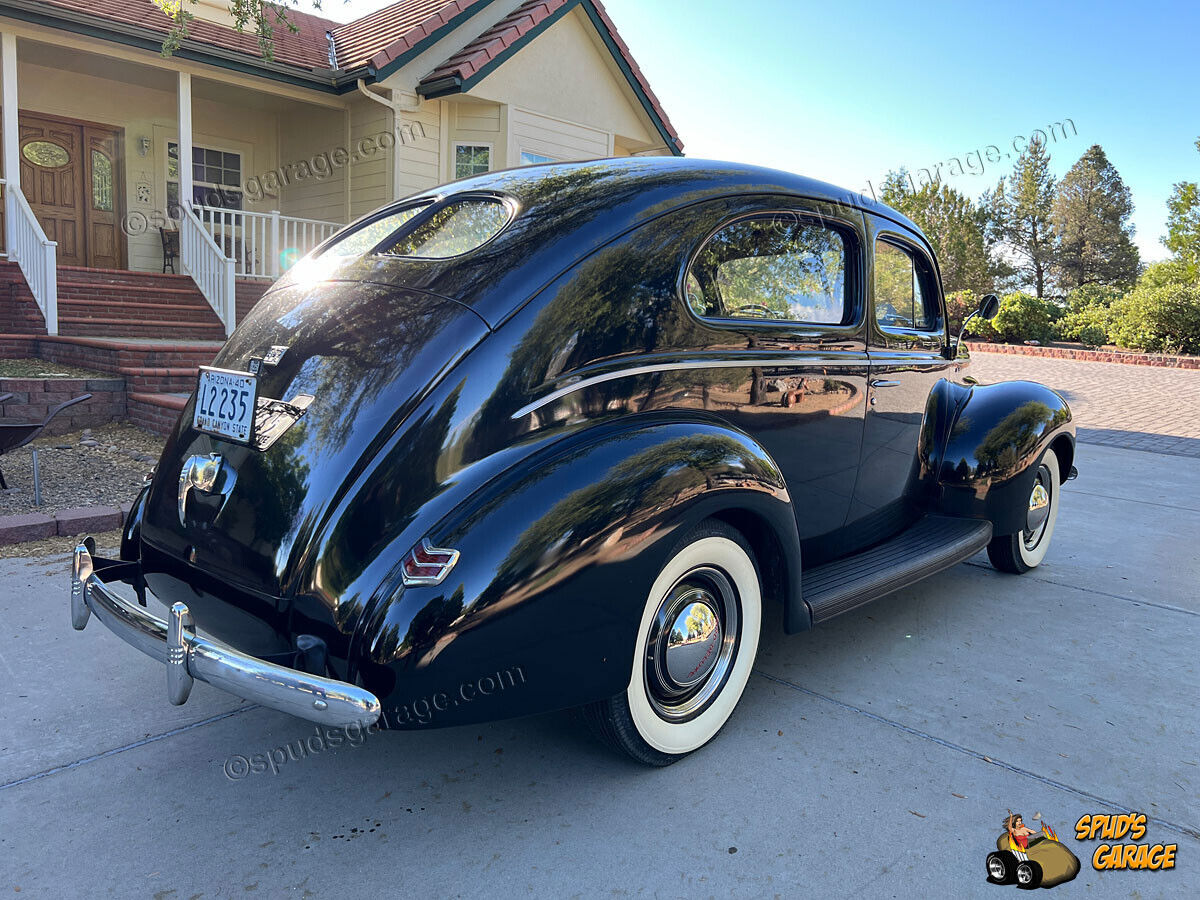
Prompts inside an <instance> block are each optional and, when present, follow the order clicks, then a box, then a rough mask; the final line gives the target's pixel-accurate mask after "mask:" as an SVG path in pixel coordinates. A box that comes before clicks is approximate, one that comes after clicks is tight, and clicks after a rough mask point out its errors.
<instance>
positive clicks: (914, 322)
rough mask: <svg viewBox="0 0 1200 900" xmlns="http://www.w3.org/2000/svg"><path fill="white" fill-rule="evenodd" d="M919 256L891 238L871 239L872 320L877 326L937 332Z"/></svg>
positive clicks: (934, 302)
mask: <svg viewBox="0 0 1200 900" xmlns="http://www.w3.org/2000/svg"><path fill="white" fill-rule="evenodd" d="M927 269H928V265H927V264H926V262H925V260H924V259H923V258H922V257H918V256H916V255H915V254H913V253H912V252H911V251H910V250H908V249H906V248H904V247H901V246H899V245H898V244H894V243H892V242H891V241H885V240H882V239H881V240H877V241H876V242H875V322H876V324H878V325H879V327H880V328H884V329H902V330H913V331H937V330H938V328H939V327H940V326H941V322H940V316H939V315H938V312H937V298H936V296H933V291H932V290H930V289H929V286H930V284H931V281H930V273H929V272H928V271H927Z"/></svg>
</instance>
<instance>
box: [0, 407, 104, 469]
mask: <svg viewBox="0 0 1200 900" xmlns="http://www.w3.org/2000/svg"><path fill="white" fill-rule="evenodd" d="M11 396H12V394H8V395H7V396H4V397H0V403H3V402H4V401H5V400H7V399H9V397H11ZM91 399H92V395H91V394H80V395H79V396H78V397H75V398H74V399H72V400H67V401H66V402H64V403H60V404H58V406H56V407H54V409H52V410H50V412H48V413H46V418H44V419H42V421H40V422H11V423H10V422H0V456H3V455H4V454H5V453H8V452H9V451H11V450H16V449H17V448H18V447H24V446H25V445H26V444H28V443H29V442H30V441H32V440H33V439H34V438H35V437H37V436H38V435H39V434H41V433H42V429H43V428H45V427H46V426H47V425H49V424H50V420H51V419H53V418H54V417H55V416H57V415H58V414H59V413H60V412H62V411H63V410H64V409H66V408H67V407H68V406H74V405H75V404H76V403H82V402H83V401H84V400H91ZM0 490H8V484H7V482H5V480H4V472H3V471H2V470H0Z"/></svg>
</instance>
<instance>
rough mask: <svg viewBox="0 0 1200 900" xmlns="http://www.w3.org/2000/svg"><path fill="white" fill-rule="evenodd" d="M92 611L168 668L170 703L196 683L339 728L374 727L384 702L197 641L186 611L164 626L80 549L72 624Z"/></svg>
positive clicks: (173, 613) (173, 612)
mask: <svg viewBox="0 0 1200 900" xmlns="http://www.w3.org/2000/svg"><path fill="white" fill-rule="evenodd" d="M93 613H95V615H96V618H97V619H99V620H100V621H101V622H103V623H104V625H105V627H106V628H108V630H109V631H111V632H113V633H114V634H115V635H117V636H118V637H120V638H121V639H122V640H123V641H125V642H126V643H128V644H131V645H132V646H134V647H136V648H137V649H138V650H141V651H142V652H143V653H145V654H146V655H147V656H152V657H154V658H155V659H157V660H159V661H160V662H162V663H165V664H166V667H167V699H168V700H170V701H171V702H172V703H174V704H175V705H176V706H178V705H180V704H182V703H184V702H186V701H187V698H188V694H189V693H190V692H191V689H192V683H193V680H194V679H197V678H198V679H200V680H201V681H205V682H208V683H209V684H211V685H212V686H213V687H217V688H220V689H221V690H223V691H228V692H229V693H231V694H234V695H235V696H238V697H242V698H243V699H245V700H250V701H252V702H254V703H258V704H261V705H262V706H269V707H270V708H271V709H277V710H279V711H280V712H285V713H288V714H290V715H293V716H297V717H299V718H301V719H309V720H311V721H313V722H319V723H320V724H322V725H332V726H333V727H335V728H339V727H346V726H350V725H363V726H365V725H370V724H371V723H373V722H374V721H375V720H376V719H378V718H379V713H380V705H379V700H378V699H376V697H375V695H374V694H372V693H371V692H370V691H367V690H364V689H363V688H360V687H357V686H355V685H352V684H347V683H346V682H343V681H335V680H333V679H332V678H323V677H321V676H319V675H310V674H308V673H307V672H300V671H297V670H296V669H289V668H288V667H287V666H281V665H278V664H276V663H270V662H266V661H265V660H261V659H258V658H256V657H253V656H249V655H248V654H245V653H241V652H239V651H237V650H234V649H233V648H232V647H228V646H226V645H225V644H222V643H219V642H217V641H213V640H210V639H208V638H203V637H199V636H197V634H196V631H195V627H194V625H193V623H192V616H191V613H189V612H188V608H187V606H185V605H184V604H182V603H176V604H175V605H174V606H172V607H171V609H170V617H169V619H168V621H166V622H164V621H163V620H162V619H160V618H158V617H157V616H155V615H153V614H151V613H149V612H147V611H146V610H144V609H142V608H141V607H140V606H138V605H137V604H136V603H130V602H129V601H128V600H125V599H124V598H123V597H120V596H118V595H117V594H115V593H113V592H112V591H111V590H110V589H109V588H108V587H107V586H106V585H105V584H104V583H103V582H101V581H100V580H99V579H98V578H97V577H96V575H95V569H94V566H93V563H92V555H91V553H90V552H89V550H88V548H87V547H86V546H85V545H83V544H80V545H79V546H78V547H76V548H75V560H74V563H73V565H72V567H71V624H72V625H73V626H74V627H75V630H76V631H82V630H83V629H84V627H85V626H86V625H87V623H88V619H89V618H90V617H91V615H92V614H93Z"/></svg>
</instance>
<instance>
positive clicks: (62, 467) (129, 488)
mask: <svg viewBox="0 0 1200 900" xmlns="http://www.w3.org/2000/svg"><path fill="white" fill-rule="evenodd" d="M35 447H36V448H37V450H38V463H39V468H40V469H41V484H42V505H41V506H34V505H33V453H32V452H31V450H32V449H33V448H35ZM162 447H163V438H161V437H159V436H158V435H155V434H151V433H150V432H148V431H143V430H142V429H141V428H137V427H135V426H132V425H116V424H113V425H103V426H97V427H95V428H85V429H83V430H82V431H74V432H70V433H68V434H60V435H54V436H49V437H45V436H43V437H40V438H38V439H37V440H35V441H33V442H32V443H29V444H26V445H25V446H24V447H21V448H19V449H17V450H14V451H12V452H11V453H6V454H5V455H3V456H0V470H2V471H3V472H4V478H5V480H6V481H7V482H8V490H0V516H4V515H18V514H21V513H33V512H37V513H44V514H46V515H53V514H54V513H56V512H59V511H60V510H64V509H68V508H71V507H88V506H111V507H117V508H119V507H120V505H121V504H122V503H127V502H129V501H132V500H133V498H134V497H135V496H136V495H137V492H138V490H139V489H140V488H141V486H142V479H143V478H144V477H145V475H146V473H147V472H149V471H150V469H151V468H152V467H153V466H154V464H155V463H157V462H158V457H159V454H160V453H161V452H162Z"/></svg>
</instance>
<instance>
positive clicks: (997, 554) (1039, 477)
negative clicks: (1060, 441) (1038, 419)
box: [988, 449, 1062, 575]
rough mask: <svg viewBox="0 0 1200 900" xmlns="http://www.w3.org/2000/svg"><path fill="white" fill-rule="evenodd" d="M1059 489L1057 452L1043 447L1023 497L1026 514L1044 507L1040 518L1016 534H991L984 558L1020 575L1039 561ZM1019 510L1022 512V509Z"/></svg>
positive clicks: (1050, 534) (1054, 514) (1047, 542)
mask: <svg viewBox="0 0 1200 900" xmlns="http://www.w3.org/2000/svg"><path fill="white" fill-rule="evenodd" d="M1061 493H1062V472H1061V470H1060V467H1059V464H1058V454H1056V453H1055V452H1054V451H1053V450H1052V449H1047V450H1046V452H1045V453H1043V454H1042V458H1041V459H1040V460H1038V463H1037V465H1036V466H1035V468H1034V480H1033V485H1032V487H1031V493H1030V495H1029V497H1028V498H1027V500H1026V503H1027V505H1028V511H1027V514H1028V515H1030V516H1033V515H1035V511H1038V510H1040V509H1045V513H1044V518H1041V521H1040V523H1038V524H1037V525H1036V526H1034V527H1027V528H1025V529H1024V530H1022V531H1018V532H1017V533H1016V534H1006V535H1001V536H1000V537H995V538H992V541H991V543H990V544H988V558H989V559H990V560H991V561H992V565H993V566H995V567H996V568H997V569H999V570H1000V571H1002V572H1011V573H1013V574H1015V575H1021V574H1023V573H1025V572H1028V571H1029V570H1030V569H1033V568H1036V567H1037V566H1039V565H1041V563H1042V560H1044V559H1045V558H1046V552H1047V551H1048V550H1049V549H1050V539H1051V538H1052V537H1053V536H1054V526H1055V524H1056V523H1057V522H1058V506H1059V498H1060V496H1061ZM1043 504H1044V506H1043ZM1022 511H1023V512H1026V510H1024V509H1023V510H1022ZM1027 524H1028V523H1027Z"/></svg>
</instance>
